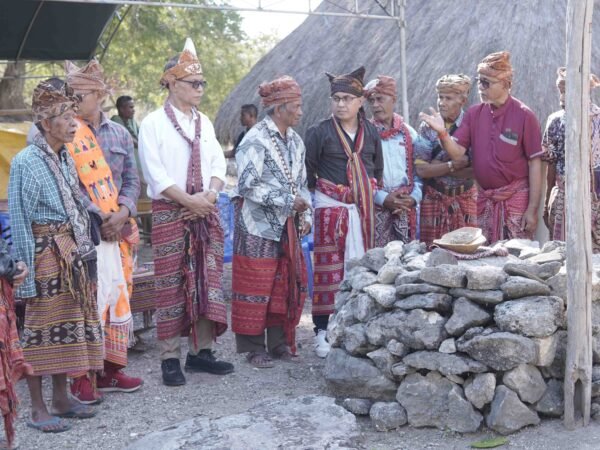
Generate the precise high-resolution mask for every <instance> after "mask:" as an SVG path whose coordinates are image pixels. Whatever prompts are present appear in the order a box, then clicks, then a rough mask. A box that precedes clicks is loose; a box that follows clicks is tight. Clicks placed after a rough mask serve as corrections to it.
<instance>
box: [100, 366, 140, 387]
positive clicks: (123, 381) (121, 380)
mask: <svg viewBox="0 0 600 450" xmlns="http://www.w3.org/2000/svg"><path fill="white" fill-rule="evenodd" d="M143 384H144V380H142V379H141V378H136V377H130V376H129V375H125V374H124V373H123V372H121V370H111V371H106V372H105V373H104V375H102V376H101V375H99V376H98V381H97V386H98V390H99V391H102V392H135V391H137V390H138V389H139V388H141V387H142V385H143Z"/></svg>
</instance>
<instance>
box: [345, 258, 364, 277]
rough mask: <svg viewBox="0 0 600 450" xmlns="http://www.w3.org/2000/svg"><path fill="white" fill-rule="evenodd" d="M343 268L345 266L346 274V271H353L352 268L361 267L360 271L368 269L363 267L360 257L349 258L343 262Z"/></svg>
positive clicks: (346, 272)
mask: <svg viewBox="0 0 600 450" xmlns="http://www.w3.org/2000/svg"><path fill="white" fill-rule="evenodd" d="M344 268H345V274H346V276H348V273H351V271H353V270H354V269H357V268H358V269H361V272H366V271H367V270H369V269H367V268H366V267H363V265H362V258H350V259H349V260H348V261H346V263H345V264H344Z"/></svg>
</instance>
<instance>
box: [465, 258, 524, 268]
mask: <svg viewBox="0 0 600 450" xmlns="http://www.w3.org/2000/svg"><path fill="white" fill-rule="evenodd" d="M518 261H520V259H519V258H518V257H516V256H513V255H508V256H489V257H487V258H479V259H461V260H460V261H459V262H458V265H459V266H462V267H480V266H494V267H501V268H502V267H504V266H505V265H506V264H507V263H509V262H518Z"/></svg>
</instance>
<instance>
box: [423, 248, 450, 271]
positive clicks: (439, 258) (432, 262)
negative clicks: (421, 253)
mask: <svg viewBox="0 0 600 450" xmlns="http://www.w3.org/2000/svg"><path fill="white" fill-rule="evenodd" d="M442 264H451V265H457V264H458V260H457V259H456V256H454V255H453V254H452V253H450V252H449V251H448V250H444V249H443V248H434V249H433V250H432V251H431V253H430V254H429V258H428V259H427V265H426V266H427V267H437V266H441V265H442Z"/></svg>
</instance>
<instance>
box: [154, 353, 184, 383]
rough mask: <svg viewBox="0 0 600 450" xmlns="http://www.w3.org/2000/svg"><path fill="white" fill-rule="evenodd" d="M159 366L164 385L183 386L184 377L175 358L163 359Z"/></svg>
mask: <svg viewBox="0 0 600 450" xmlns="http://www.w3.org/2000/svg"><path fill="white" fill-rule="evenodd" d="M160 368H161V370H162V377H163V383H164V385H165V386H183V385H184V384H185V377H184V376H183V372H182V371H181V364H180V363H179V360H178V359H177V358H169V359H165V360H164V361H163V362H162V363H161V365H160Z"/></svg>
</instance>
